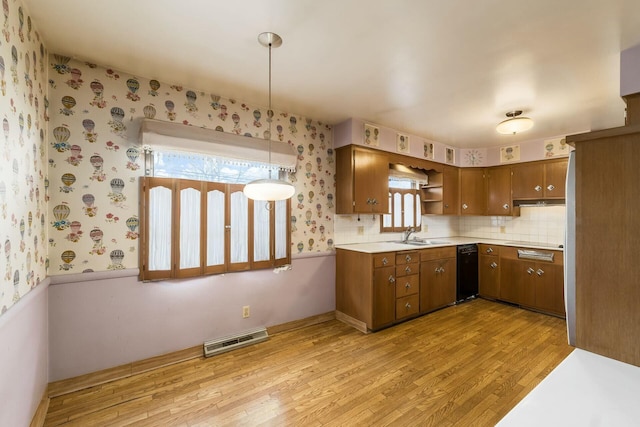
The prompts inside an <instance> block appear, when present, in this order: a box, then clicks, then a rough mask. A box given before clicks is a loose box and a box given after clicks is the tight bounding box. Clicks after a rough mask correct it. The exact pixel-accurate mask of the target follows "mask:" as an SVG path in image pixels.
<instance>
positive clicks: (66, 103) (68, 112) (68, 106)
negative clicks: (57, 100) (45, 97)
mask: <svg viewBox="0 0 640 427" xmlns="http://www.w3.org/2000/svg"><path fill="white" fill-rule="evenodd" d="M61 102H62V107H63V108H61V109H60V114H64V115H65V116H72V115H73V114H74V111H73V110H72V108H73V107H75V106H76V99H75V98H74V97H73V96H69V95H65V96H63V97H62V99H61Z"/></svg>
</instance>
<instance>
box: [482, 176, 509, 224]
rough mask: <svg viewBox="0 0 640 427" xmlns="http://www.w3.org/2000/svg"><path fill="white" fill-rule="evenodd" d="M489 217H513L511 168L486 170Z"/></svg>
mask: <svg viewBox="0 0 640 427" xmlns="http://www.w3.org/2000/svg"><path fill="white" fill-rule="evenodd" d="M486 182H487V212H486V213H487V215H511V212H512V209H511V167H505V166H502V167H494V168H488V169H487V170H486Z"/></svg>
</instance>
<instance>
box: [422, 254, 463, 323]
mask: <svg viewBox="0 0 640 427" xmlns="http://www.w3.org/2000/svg"><path fill="white" fill-rule="evenodd" d="M420 261H421V262H420V313H428V312H430V311H433V310H437V309H438V308H442V307H446V306H448V305H451V304H453V303H454V302H455V301H456V248H455V247H454V246H451V247H446V248H433V249H424V250H423V251H421V254H420Z"/></svg>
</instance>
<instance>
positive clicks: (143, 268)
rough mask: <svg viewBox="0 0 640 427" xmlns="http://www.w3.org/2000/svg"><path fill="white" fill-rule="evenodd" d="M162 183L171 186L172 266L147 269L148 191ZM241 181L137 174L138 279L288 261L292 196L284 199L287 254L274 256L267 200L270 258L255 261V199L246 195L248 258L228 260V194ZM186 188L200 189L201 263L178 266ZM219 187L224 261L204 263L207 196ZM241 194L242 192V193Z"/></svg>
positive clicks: (273, 229) (272, 224) (237, 188)
mask: <svg viewBox="0 0 640 427" xmlns="http://www.w3.org/2000/svg"><path fill="white" fill-rule="evenodd" d="M156 187H165V188H169V189H170V190H171V192H172V193H171V213H172V216H171V242H172V243H171V255H170V256H171V269H170V270H149V269H148V266H149V255H150V252H151V250H150V248H149V242H150V233H151V230H150V226H149V224H150V222H149V215H150V212H149V211H150V209H148V207H149V206H150V204H149V203H150V200H149V197H150V193H151V189H152V188H156ZM243 187H244V184H227V183H217V182H210V181H198V180H191V179H183V178H166V177H150V176H145V177H141V178H140V194H141V197H140V218H141V222H140V250H139V253H140V254H139V255H140V263H139V266H140V268H139V270H140V274H139V279H140V280H141V281H150V280H166V279H176V278H187V277H199V276H205V275H210V274H224V273H231V272H238V271H251V270H260V269H267V268H274V267H280V266H283V265H287V264H290V263H291V221H289V220H288V219H289V218H290V217H291V200H290V199H289V200H286V202H285V203H286V208H285V212H284V215H285V222H284V223H285V224H286V233H285V234H286V256H285V257H281V258H276V238H277V235H276V213H277V212H276V209H275V207H274V206H275V203H276V202H268V205H269V206H271V209H270V210H269V212H270V213H269V259H268V260H264V261H254V260H253V258H254V253H253V250H254V245H253V242H254V231H255V230H254V223H253V214H254V201H253V200H251V199H246V200H247V204H248V216H247V224H246V226H247V231H248V232H247V242H246V248H247V252H248V253H247V261H246V262H244V261H243V262H231V233H230V231H231V228H230V227H231V217H232V215H233V212H232V208H231V195H232V194H234V193H237V192H241V191H242V189H243ZM187 188H195V189H196V190H199V191H200V239H199V242H198V244H199V245H200V253H199V258H200V265H199V266H198V267H193V268H180V266H179V261H180V222H179V219H180V211H181V206H180V191H182V190H184V189H187ZM216 190H217V191H222V192H223V193H224V201H225V206H224V227H225V229H224V263H223V264H216V265H212V266H208V265H207V238H208V233H207V232H208V230H207V218H208V217H207V214H208V210H209V209H210V208H211V207H210V206H208V201H207V196H208V193H209V192H210V191H216ZM242 197H244V195H242Z"/></svg>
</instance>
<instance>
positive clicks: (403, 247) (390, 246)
mask: <svg viewBox="0 0 640 427" xmlns="http://www.w3.org/2000/svg"><path fill="white" fill-rule="evenodd" d="M427 239H428V240H433V241H436V242H442V243H437V244H432V245H411V244H404V243H398V242H369V243H350V244H343V245H336V248H338V249H346V250H350V251H357V252H365V253H379V252H397V251H415V250H419V249H429V248H439V247H444V246H457V245H465V244H470V243H486V244H489V245H501V246H516V247H519V248H531V249H547V250H556V251H562V248H560V247H559V245H552V244H547V243H536V242H515V241H510V240H497V239H479V238H471V237H433V238H427Z"/></svg>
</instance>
